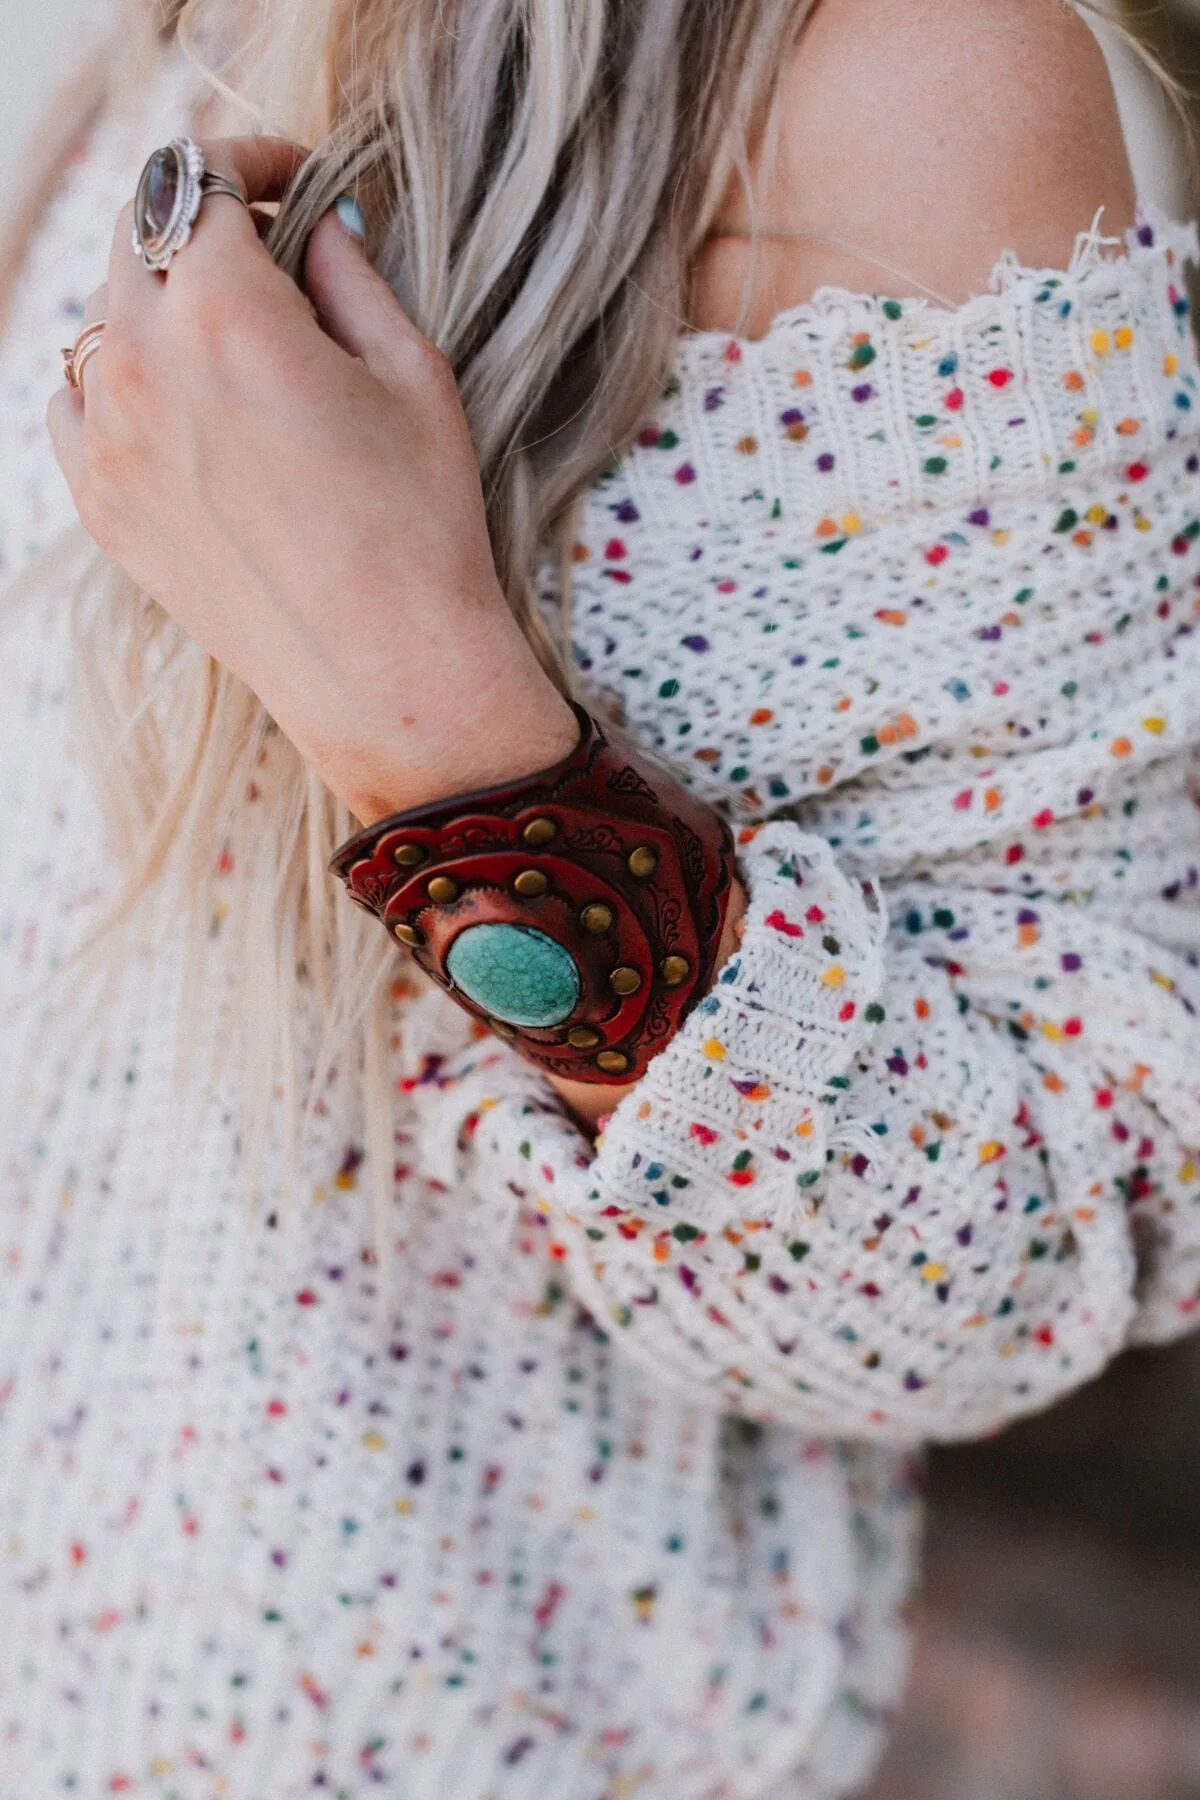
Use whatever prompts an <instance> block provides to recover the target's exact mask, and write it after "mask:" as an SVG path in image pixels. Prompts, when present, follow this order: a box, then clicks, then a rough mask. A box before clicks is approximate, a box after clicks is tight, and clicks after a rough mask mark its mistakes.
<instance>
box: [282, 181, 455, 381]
mask: <svg viewBox="0 0 1200 1800" xmlns="http://www.w3.org/2000/svg"><path fill="white" fill-rule="evenodd" d="M363 236H364V233H363V225H362V214H361V212H360V211H359V209H358V206H357V204H356V203H355V201H353V200H352V199H351V198H350V196H349V195H348V194H343V195H342V197H341V199H340V200H338V201H337V202H336V203H335V204H334V205H333V206H331V207H330V208H329V210H328V212H326V213H325V214H324V215H323V216H322V218H321V219H320V220H319V221H318V222H317V225H316V228H315V229H314V231H313V234H312V236H311V237H310V239H309V241H308V249H307V251H306V253H305V259H304V286H305V291H306V292H307V294H308V297H309V299H310V300H311V301H312V304H313V305H314V307H315V308H316V311H317V318H318V320H319V322H320V324H321V326H322V328H323V330H325V331H326V332H327V333H328V335H329V336H330V337H331V338H332V339H333V341H334V343H335V344H340V346H341V348H342V349H343V350H345V351H347V352H348V354H349V355H351V356H357V357H359V358H360V359H361V360H362V362H363V363H365V364H366V366H367V368H368V369H369V370H370V372H371V374H372V375H374V376H375V378H376V380H377V381H380V382H382V383H383V385H384V386H385V387H386V388H390V389H391V390H392V391H393V392H398V391H399V390H400V389H401V388H402V387H403V386H405V385H407V382H408V381H409V380H411V371H412V352H413V350H414V348H416V347H418V346H420V347H425V348H427V345H426V340H425V339H424V338H423V337H422V336H421V334H420V332H419V331H418V330H417V328H416V326H415V325H414V324H413V323H412V321H411V319H410V318H409V317H408V315H407V313H406V312H405V311H404V308H403V307H402V306H401V305H400V302H399V301H398V300H397V299H396V296H395V295H394V294H393V292H392V290H391V288H390V287H389V286H388V284H387V282H386V281H385V280H384V279H383V276H382V275H380V274H379V273H378V272H377V271H376V270H375V269H373V268H372V267H371V264H370V263H369V262H368V261H367V258H366V254H365V252H364V249H363Z"/></svg>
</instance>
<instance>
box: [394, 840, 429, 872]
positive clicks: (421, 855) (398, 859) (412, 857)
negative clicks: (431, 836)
mask: <svg viewBox="0 0 1200 1800" xmlns="http://www.w3.org/2000/svg"><path fill="white" fill-rule="evenodd" d="M428 855H429V852H428V850H426V849H424V848H423V846H422V845H420V844H397V845H396V848H395V849H394V850H393V851H392V861H393V862H394V863H395V865H396V867H397V868H398V869H415V868H417V866H418V865H419V864H420V863H423V862H424V861H425V858H426V857H427V856H428Z"/></svg>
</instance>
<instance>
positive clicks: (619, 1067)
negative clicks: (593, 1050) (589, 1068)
mask: <svg viewBox="0 0 1200 1800" xmlns="http://www.w3.org/2000/svg"><path fill="white" fill-rule="evenodd" d="M596 1067H597V1068H598V1069H603V1070H604V1073H605V1074H606V1075H623V1074H624V1073H625V1071H626V1069H627V1068H628V1067H629V1058H628V1057H627V1056H626V1055H625V1054H624V1053H623V1052H622V1051H620V1050H602V1051H601V1052H600V1054H599V1056H598V1057H597V1058H596Z"/></svg>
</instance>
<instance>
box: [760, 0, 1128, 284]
mask: <svg viewBox="0 0 1200 1800" xmlns="http://www.w3.org/2000/svg"><path fill="white" fill-rule="evenodd" d="M760 193H761V213H762V216H764V217H765V216H766V215H767V213H768V212H770V213H771V215H772V223H774V224H776V225H779V226H784V225H786V226H787V228H789V229H803V230H807V231H810V232H824V233H826V234H829V235H836V236H838V237H840V238H842V239H846V240H850V241H852V242H853V243H855V244H860V245H863V246H865V247H867V248H869V249H871V250H872V251H873V252H874V254H875V255H876V256H878V257H880V258H881V259H885V260H887V261H890V262H892V263H895V264H899V265H900V266H901V267H904V268H906V269H909V270H911V271H912V273H913V276H914V278H915V279H916V280H917V281H918V282H919V283H923V284H926V285H928V286H931V287H935V288H937V289H938V290H940V291H942V292H944V293H946V294H947V295H948V296H949V297H951V298H955V299H964V298H966V297H967V295H969V294H970V293H973V292H979V291H980V290H981V289H982V288H983V287H984V286H986V282H987V278H988V275H989V274H990V271H991V268H992V266H993V264H994V262H995V260H996V258H997V256H998V255H999V254H1000V253H1001V252H1002V251H1003V250H1006V249H1013V250H1015V251H1016V252H1017V254H1018V255H1019V256H1020V257H1021V258H1022V259H1023V260H1024V261H1027V262H1030V263H1034V264H1039V265H1045V266H1051V267H1054V266H1060V265H1061V264H1063V263H1065V262H1066V261H1067V259H1068V258H1069V256H1070V254H1071V249H1072V246H1073V242H1074V238H1075V236H1076V234H1077V233H1078V232H1079V231H1081V230H1083V229H1085V228H1086V227H1087V226H1088V225H1090V224H1091V222H1092V219H1093V217H1094V215H1095V214H1096V212H1097V211H1098V210H1099V209H1100V208H1101V207H1103V208H1104V209H1105V226H1106V229H1107V230H1108V231H1110V232H1112V233H1115V232H1116V231H1118V230H1121V229H1123V228H1124V227H1126V226H1127V225H1128V224H1129V223H1130V222H1131V221H1132V217H1133V211H1134V192H1133V178H1132V175H1131V172H1130V168H1129V162H1128V157H1127V155H1126V150H1125V144H1124V139H1123V135H1122V130H1121V124H1120V119H1119V116H1118V113H1117V107H1116V101H1115V97H1114V95H1113V91H1112V85H1111V82H1110V79H1109V75H1108V70H1107V66H1106V64H1105V61H1104V57H1103V55H1102V53H1101V51H1100V48H1099V46H1098V44H1097V42H1096V40H1095V37H1094V36H1093V34H1092V32H1091V31H1090V29H1089V28H1088V26H1087V25H1086V24H1084V22H1083V21H1082V19H1081V18H1080V17H1078V16H1077V15H1076V14H1075V12H1074V11H1073V10H1072V9H1071V8H1070V7H1069V6H1067V5H1065V4H1064V3H1063V0H886V4H880V0H818V4H817V6H816V8H815V11H814V13H813V15H812V17H811V19H810V22H809V24H808V25H807V27H806V29H805V31H804V34H803V37H802V39H801V42H800V45H799V48H798V50H797V52H796V55H795V57H794V60H793V63H792V65H791V67H790V69H789V70H788V72H787V73H786V75H785V78H784V85H783V89H782V92H781V97H780V140H779V150H778V155H777V158H776V160H775V162H774V164H773V166H772V168H771V169H770V170H769V171H768V170H764V172H763V180H762V186H761V189H760ZM781 214H786V215H787V218H786V219H785V218H783V217H781V216H780V215H781Z"/></svg>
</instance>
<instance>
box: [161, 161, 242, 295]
mask: <svg viewBox="0 0 1200 1800" xmlns="http://www.w3.org/2000/svg"><path fill="white" fill-rule="evenodd" d="M208 194H228V195H229V196H230V198H231V199H233V200H240V201H241V203H242V205H243V206H248V205H249V201H248V199H247V198H246V195H245V193H244V192H243V190H242V189H241V188H240V187H239V186H238V184H237V182H236V181H231V180H230V178H229V177H228V176H227V175H216V174H212V173H210V172H209V171H208V170H207V169H206V168H205V166H204V152H203V150H201V148H200V146H199V144H196V143H193V141H192V139H191V138H173V139H172V140H171V142H170V143H169V144H164V145H163V146H162V148H161V149H160V150H156V151H155V152H154V154H153V155H152V156H150V157H148V158H147V160H146V165H145V167H144V168H143V170H142V172H141V174H140V175H139V177H138V184H137V192H136V193H135V195H134V197H133V247H134V249H135V250H136V251H137V253H138V255H139V256H140V257H141V259H142V261H143V262H144V263H145V265H146V267H147V268H148V269H158V270H161V269H165V268H166V266H167V264H168V263H169V262H170V260H171V258H172V257H173V256H174V255H175V253H176V251H179V250H182V249H183V247H184V245H185V244H186V243H187V241H188V239H189V238H190V237H191V235H192V227H193V226H194V225H195V223H196V218H197V215H198V213H199V211H200V205H201V202H202V201H203V200H204V198H205V197H206V195H208Z"/></svg>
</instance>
